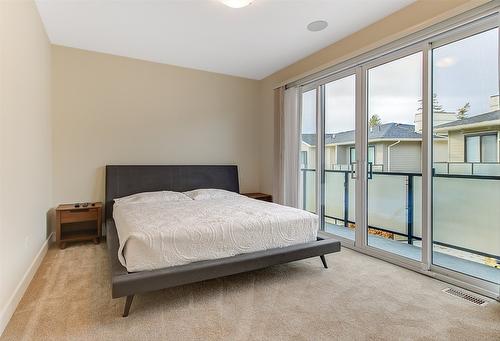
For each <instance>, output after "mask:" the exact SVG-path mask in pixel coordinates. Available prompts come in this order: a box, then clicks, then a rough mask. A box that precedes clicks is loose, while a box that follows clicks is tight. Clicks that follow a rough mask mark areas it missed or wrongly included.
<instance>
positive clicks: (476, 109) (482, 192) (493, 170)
mask: <svg viewBox="0 0 500 341" xmlns="http://www.w3.org/2000/svg"><path fill="white" fill-rule="evenodd" d="M460 38H461V37H460ZM498 38H499V37H498V28H493V29H489V30H485V31H482V32H479V33H477V34H474V35H472V36H467V37H463V38H461V39H457V40H452V41H444V42H443V43H436V44H434V48H433V49H432V61H433V63H432V75H433V84H432V87H433V93H434V96H433V105H432V106H433V111H432V119H433V125H432V128H433V129H432V130H433V156H434V157H433V167H434V172H433V212H434V213H433V230H432V262H433V264H435V265H437V266H439V267H442V268H445V269H449V270H453V271H456V272H459V273H463V274H466V275H470V276H472V277H474V278H479V279H482V280H485V281H488V282H491V283H497V284H498V283H500V148H499V145H500V140H499V138H500V134H499V132H500V111H499V101H498V95H499V86H498V82H499V79H498V63H499V60H498ZM452 39H453V37H452Z"/></svg>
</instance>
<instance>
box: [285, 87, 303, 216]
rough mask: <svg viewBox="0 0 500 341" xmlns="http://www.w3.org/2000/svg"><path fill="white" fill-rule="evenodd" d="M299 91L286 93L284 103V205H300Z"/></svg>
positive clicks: (292, 89) (294, 89) (295, 89)
mask: <svg viewBox="0 0 500 341" xmlns="http://www.w3.org/2000/svg"><path fill="white" fill-rule="evenodd" d="M298 95H299V93H298V89H297V88H296V87H295V88H290V89H286V90H285V91H284V101H283V132H282V133H283V134H282V135H283V144H282V155H283V159H282V169H283V176H282V179H283V180H282V181H283V204H284V205H287V206H292V207H298V205H299V201H298V198H299V151H300V117H299V97H298Z"/></svg>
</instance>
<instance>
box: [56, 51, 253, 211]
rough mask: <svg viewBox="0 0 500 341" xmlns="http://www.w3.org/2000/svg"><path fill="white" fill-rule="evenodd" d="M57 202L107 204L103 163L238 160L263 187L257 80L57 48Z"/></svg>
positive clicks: (248, 185) (243, 176)
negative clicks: (102, 202)
mask: <svg viewBox="0 0 500 341" xmlns="http://www.w3.org/2000/svg"><path fill="white" fill-rule="evenodd" d="M52 55H53V60H52V62H53V64H52V67H53V97H52V98H53V111H54V116H53V122H54V125H53V130H54V204H56V203H61V202H81V201H90V200H103V199H104V166H105V165H106V164H236V165H238V167H239V173H240V186H241V190H242V191H257V190H258V189H259V164H260V159H259V143H258V134H257V129H258V119H259V116H258V115H257V103H258V94H259V93H258V82H257V81H253V80H248V79H243V78H238V77H231V76H224V75H219V74H215V73H209V72H203V71H196V70H192V69H185V68H180V67H174V66H170V65H163V64H156V63H150V62H145V61H139V60H135V59H130V58H123V57H116V56H111V55H106V54H101V53H95V52H88V51H83V50H77V49H72V48H66V47H60V46H54V47H53V50H52Z"/></svg>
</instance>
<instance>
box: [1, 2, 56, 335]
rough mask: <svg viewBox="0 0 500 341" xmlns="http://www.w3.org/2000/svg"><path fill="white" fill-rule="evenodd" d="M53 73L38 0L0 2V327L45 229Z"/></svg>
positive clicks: (49, 188) (17, 296)
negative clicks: (36, 3)
mask: <svg viewBox="0 0 500 341" xmlns="http://www.w3.org/2000/svg"><path fill="white" fill-rule="evenodd" d="M50 74H51V73H50V45H49V42H48V39H47V36H46V34H45V30H44V28H43V26H42V23H41V20H40V17H39V15H38V12H37V10H36V7H35V4H34V3H33V2H32V1H7V2H6V1H0V236H1V237H0V334H1V332H2V330H3V328H4V327H5V324H6V323H7V321H8V319H9V318H10V315H11V314H12V313H13V310H14V309H15V307H16V305H17V302H18V300H19V299H20V298H21V295H22V294H23V289H24V286H23V283H24V284H26V285H27V283H29V280H30V272H29V269H30V268H31V265H32V262H33V261H34V259H35V258H36V256H37V254H38V253H39V251H40V250H44V248H43V246H44V242H45V241H46V238H47V236H48V233H47V226H46V225H47V224H46V221H47V212H48V210H49V208H50V206H51V204H52V202H51V199H52V193H51V191H52V184H51V181H52V142H51V122H50ZM42 256H43V252H42ZM40 259H41V258H40ZM33 268H34V269H35V270H36V264H35V265H34V267H33ZM25 274H27V278H26V281H24V282H23V281H22V280H23V276H25ZM31 274H32V273H31ZM18 286H19V287H18ZM16 288H17V289H16Z"/></svg>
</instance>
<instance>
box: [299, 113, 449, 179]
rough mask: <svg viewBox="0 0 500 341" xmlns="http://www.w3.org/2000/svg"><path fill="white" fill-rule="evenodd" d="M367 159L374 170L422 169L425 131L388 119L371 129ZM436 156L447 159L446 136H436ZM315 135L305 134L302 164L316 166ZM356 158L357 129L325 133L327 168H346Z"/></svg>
mask: <svg viewBox="0 0 500 341" xmlns="http://www.w3.org/2000/svg"><path fill="white" fill-rule="evenodd" d="M368 141H369V142H368V144H369V146H368V161H369V162H371V163H372V164H373V170H374V171H383V172H420V171H421V144H422V134H420V133H417V132H416V131H415V126H414V125H411V124H400V123H385V124H381V125H378V126H376V127H373V128H371V129H370V131H369V133H368ZM434 148H435V154H436V155H435V157H437V158H438V159H439V160H443V161H446V160H447V145H446V139H442V138H439V137H438V138H436V139H435V142H434ZM315 154H316V135H314V134H303V135H302V147H301V166H302V168H314V167H315V162H316V157H315ZM355 159H356V156H355V149H354V131H353V130H350V131H345V132H340V133H337V134H326V136H325V168H326V169H341V170H347V169H348V167H349V164H351V163H352V162H353V161H354V160H355Z"/></svg>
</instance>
